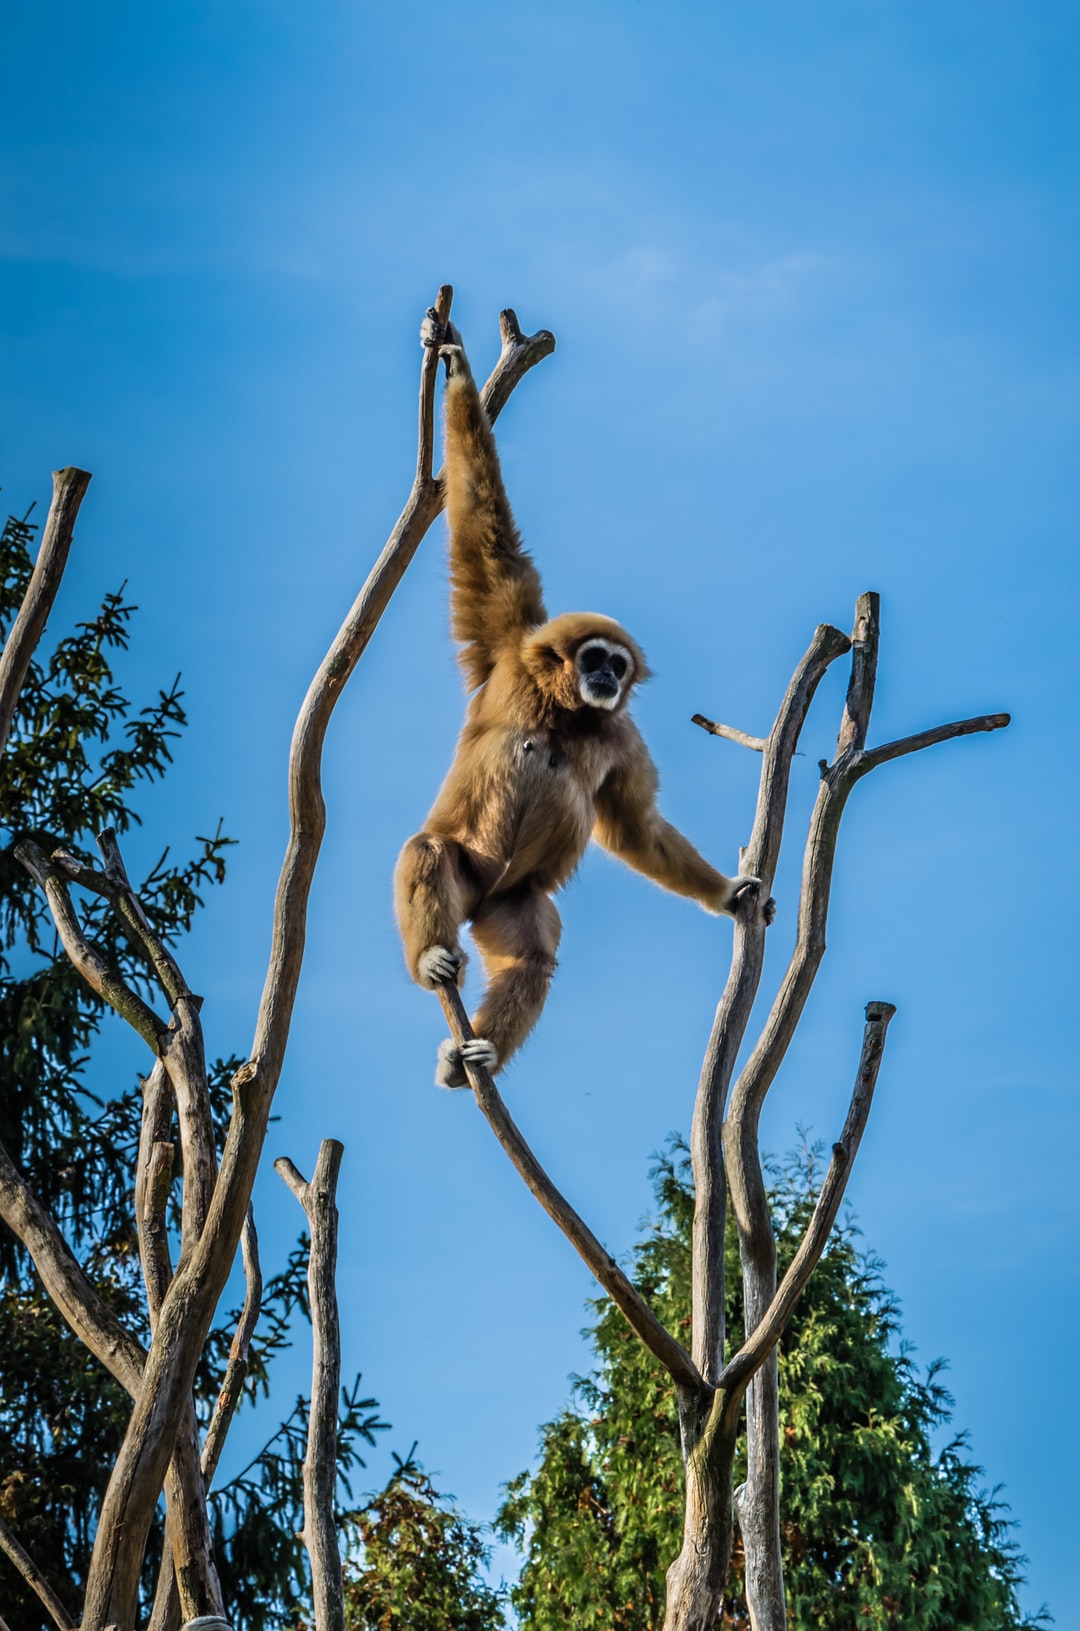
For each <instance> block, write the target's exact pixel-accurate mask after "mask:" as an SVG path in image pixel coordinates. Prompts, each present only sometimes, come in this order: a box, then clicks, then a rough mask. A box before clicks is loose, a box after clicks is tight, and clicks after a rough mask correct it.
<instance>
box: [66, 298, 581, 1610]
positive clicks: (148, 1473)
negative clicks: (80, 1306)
mask: <svg viewBox="0 0 1080 1631" xmlns="http://www.w3.org/2000/svg"><path fill="white" fill-rule="evenodd" d="M451 295H452V291H451V290H450V288H449V287H448V286H445V287H444V288H443V289H441V290H440V292H439V299H438V301H437V303H436V309H437V311H438V314H439V316H440V318H441V319H442V320H443V321H445V319H446V317H447V316H448V315H449V310H450V301H451ZM502 330H503V347H502V355H501V357H500V360H499V363H498V365H497V366H496V369H495V371H494V373H493V374H492V377H491V379H490V380H489V382H488V385H487V387H485V391H486V394H487V399H488V401H489V404H490V406H489V412H490V413H492V414H494V413H495V412H497V411H498V408H499V406H500V405H501V401H500V398H501V400H505V397H506V396H507V395H508V394H509V391H510V390H511V389H512V388H513V386H514V385H515V384H516V383H517V381H518V380H519V379H520V378H521V377H522V376H523V375H524V373H525V372H526V371H527V369H529V368H531V367H532V366H533V365H534V364H535V363H536V362H537V361H539V359H540V357H541V356H543V355H546V354H547V353H548V352H550V351H551V350H552V348H553V347H554V340H553V339H552V338H551V336H550V335H544V334H541V335H534V336H532V337H531V338H525V337H523V336H520V334H519V332H518V331H517V329H516V323H514V324H510V323H509V321H508V320H507V319H506V318H504V319H503V322H502ZM437 364H438V358H437V355H436V353H435V351H434V348H430V347H429V348H426V349H425V355H424V360H423V365H422V369H421V393H420V397H421V406H420V447H419V453H418V459H417V474H416V479H415V481H414V483H413V490H412V492H411V494H410V496H409V500H408V502H407V504H406V506H405V509H404V510H403V512H402V514H401V517H400V518H399V521H398V523H397V525H396V527H395V528H394V531H393V533H392V534H391V537H390V540H389V542H388V544H387V546H386V548H385V549H384V550H383V552H382V554H381V555H380V557H379V560H378V561H377V562H376V564H375V567H374V568H373V569H372V572H371V573H370V575H369V577H368V580H367V582H366V583H365V585H364V588H363V589H362V590H361V592H360V594H359V595H358V596H357V599H356V601H355V602H354V604H353V607H352V609H351V611H350V612H349V614H348V616H347V617H346V619H345V622H344V623H343V625H342V627H341V630H340V632H339V633H338V635H337V636H336V638H335V639H334V641H333V643H332V644H331V647H330V650H329V651H328V653H327V655H326V658H325V659H324V661H323V662H322V663H321V664H320V666H319V669H318V671H317V673H316V675H315V678H314V679H313V681H312V684H311V686H310V688H309V690H308V694H307V696H306V697H305V699H304V702H303V705H302V706H301V709H300V714H299V717H298V719H297V722H296V727H295V729H294V732H293V740H292V746H291V749H290V757H289V778H288V782H289V839H288V843H287V847H286V853H285V858H284V861H283V864H282V870H281V875H280V878H279V881H278V888H277V895H276V899H275V906H274V921H273V929H272V936H271V947H270V956H269V962H268V967H267V973H266V978H265V981H264V985H263V994H262V999H261V1002H260V1006H259V1012H258V1017H257V1020H256V1024H255V1035H254V1040H253V1043H252V1049H251V1055H250V1057H249V1059H248V1061H247V1063H246V1064H244V1065H243V1066H241V1068H240V1069H239V1070H238V1071H237V1073H236V1075H235V1076H234V1078H233V1082H232V1089H233V1113H232V1118H231V1121H230V1124H229V1131H228V1135H227V1137H226V1141H225V1148H224V1151H223V1154H222V1158H221V1164H220V1171H219V1173H218V1178H217V1182H216V1184H215V1186H214V1192H213V1197H212V1199H211V1201H210V1206H209V1211H208V1214H207V1219H206V1226H205V1227H204V1229H203V1231H202V1234H201V1236H200V1238H199V1240H198V1241H197V1243H196V1244H195V1246H194V1248H193V1249H192V1251H191V1252H190V1254H189V1255H187V1256H186V1257H185V1258H184V1259H183V1260H182V1261H181V1262H180V1264H179V1265H178V1266H177V1271H176V1274H175V1275H174V1278H173V1281H172V1284H171V1285H170V1287H169V1291H168V1294H167V1295H166V1298H165V1301H164V1303H163V1305H162V1309H161V1314H160V1317H159V1321H158V1329H157V1331H156V1332H155V1335H154V1340H153V1342H152V1344H151V1348H150V1353H149V1355H148V1358H147V1363H146V1369H145V1373H144V1382H143V1386H142V1388H141V1390H140V1393H139V1398H138V1400H137V1402H136V1405H135V1409H134V1411H133V1412H132V1416H131V1420H130V1422H129V1425H128V1429H127V1433H126V1435H125V1438H124V1443H123V1445H122V1447H121V1450H120V1454H119V1456H118V1458H117V1461H116V1464H115V1466H114V1468H113V1472H112V1476H111V1478H110V1481H109V1485H108V1487H107V1489H106V1492H105V1496H104V1500H103V1502H102V1507H101V1513H100V1517H99V1523H98V1532H97V1537H96V1540H95V1546H94V1553H93V1557H92V1559H91V1564H90V1571H89V1576H88V1580H87V1588H86V1602H85V1608H84V1615H83V1627H82V1631H106V1627H108V1626H109V1625H110V1624H112V1623H114V1622H115V1623H116V1624H117V1625H118V1626H119V1627H120V1628H121V1631H132V1626H133V1619H134V1613H135V1601H136V1595H137V1587H138V1573H139V1569H140V1567H141V1563H142V1557H143V1553H144V1550H145V1546H146V1536H147V1531H148V1527H149V1523H150V1518H151V1515H152V1513H153V1509H154V1503H155V1501H156V1499H157V1495H158V1492H159V1491H160V1489H161V1485H162V1480H163V1477H164V1472H165V1465H166V1461H167V1446H168V1445H169V1444H170V1443H171V1442H172V1441H173V1440H174V1439H175V1436H176V1432H177V1428H178V1425H179V1420H180V1415H181V1413H182V1410H183V1401H184V1398H185V1397H186V1395H187V1393H188V1391H189V1390H190V1388H191V1384H192V1380H193V1377H194V1374H195V1368H196V1365H197V1363H198V1358H199V1354H200V1352H201V1349H202V1345H203V1343H204V1342H205V1339H206V1332H207V1330H208V1328H209V1325H210V1320H211V1318H212V1316H213V1311H214V1307H215V1305H216V1303H217V1299H218V1297H219V1296H220V1294H221V1290H222V1287H223V1286H224V1284H225V1281H226V1279H227V1277H228V1274H229V1270H230V1268H231V1265H232V1262H233V1258H234V1257H235V1254H236V1249H237V1245H238V1243H239V1239H240V1233H241V1230H242V1227H243V1222H244V1217H245V1216H246V1213H247V1207H248V1203H249V1200H250V1196H251V1189H252V1185H253V1183H254V1180H255V1173H256V1170H257V1167H258V1161H259V1156H260V1154H261V1151H262V1146H263V1141H264V1139H265V1135H266V1127H267V1122H268V1119H269V1114H270V1107H271V1104H272V1102H273V1096H274V1092H275V1090H276V1087H277V1083H278V1079H279V1077H280V1074H281V1067H282V1063H283V1060H284V1056H285V1048H286V1044H287V1041H288V1034H289V1027H290V1024H291V1022H292V1013H293V1006H294V1003H295V998H296V989H297V985H298V982H299V977H300V968H301V964H302V961H303V954H304V942H305V934H306V918H307V907H308V900H309V896H310V890H311V884H312V879H313V877H314V872H315V864H316V861H317V858H318V853H319V848H320V845H321V842H322V836H323V831H324V827H325V807H324V804H323V798H322V791H321V759H322V748H323V742H324V740H325V735H326V730H327V727H328V725H329V721H330V717H331V715H332V713H333V710H334V707H335V705H336V703H337V700H338V698H339V697H340V695H341V693H342V690H343V688H344V686H345V684H346V682H347V680H348V678H349V676H350V675H351V674H352V672H353V670H354V669H355V667H356V664H357V663H358V661H359V660H360V657H361V656H362V654H363V652H364V650H365V648H366V646H367V643H368V641H369V640H370V637H371V634H372V632H373V630H374V628H375V627H376V625H377V623H378V621H379V618H380V617H381V616H382V613H383V611H384V610H385V608H386V606H387V604H388V603H389V600H390V596H391V594H392V593H393V591H394V589H395V588H396V586H397V584H398V582H399V581H400V579H401V577H402V575H403V573H404V571H405V569H406V567H407V566H408V564H409V562H410V561H411V559H412V557H413V555H414V554H415V551H416V549H417V547H418V545H419V543H420V541H421V539H422V538H423V536H424V534H425V532H426V531H427V529H428V527H429V526H430V524H431V522H432V521H433V520H434V518H435V516H436V515H437V514H438V511H439V510H440V509H441V507H442V489H441V485H440V484H439V482H438V479H437V478H435V477H433V476H430V475H429V471H430V467H431V447H432V445H433V414H434V409H433V405H432V403H433V396H434V389H435V374H436V368H437Z"/></svg>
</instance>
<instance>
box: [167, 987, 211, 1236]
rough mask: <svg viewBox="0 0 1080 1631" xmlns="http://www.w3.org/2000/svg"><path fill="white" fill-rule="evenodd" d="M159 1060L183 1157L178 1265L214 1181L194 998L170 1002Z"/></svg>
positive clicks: (198, 1231) (201, 1222)
mask: <svg viewBox="0 0 1080 1631" xmlns="http://www.w3.org/2000/svg"><path fill="white" fill-rule="evenodd" d="M160 1048H161V1059H162V1063H163V1064H164V1066H165V1069H166V1071H167V1073H168V1077H169V1082H170V1084H171V1086H172V1090H173V1092H174V1094H175V1095H176V1112H177V1120H178V1122H179V1127H180V1148H181V1151H182V1153H183V1158H184V1204H183V1212H182V1223H181V1244H180V1261H181V1264H182V1263H183V1261H184V1258H185V1256H187V1255H188V1254H189V1253H190V1252H192V1251H194V1249H195V1245H196V1243H197V1242H198V1240H199V1238H200V1237H201V1235H202V1232H203V1229H204V1227H205V1225H206V1218H207V1214H208V1213H209V1210H210V1201H211V1198H212V1196H213V1193H214V1183H215V1181H216V1179H217V1151H216V1150H215V1148H214V1118H213V1111H212V1110H211V1107H210V1086H209V1082H208V1079H207V1074H206V1054H205V1051H204V1048H203V1032H202V1020H201V1019H200V1017H199V1002H198V998H196V997H192V996H181V997H178V998H177V1000H176V1006H175V1008H174V1010H173V1019H172V1024H171V1025H170V1026H169V1029H168V1030H167V1031H166V1032H165V1033H164V1034H163V1035H162V1037H161V1038H160Z"/></svg>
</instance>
